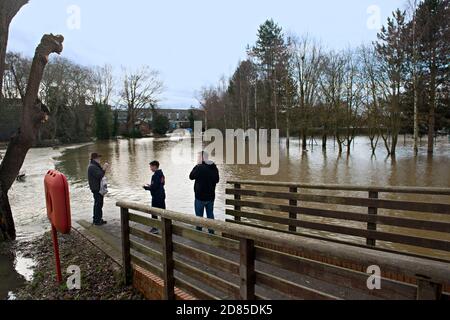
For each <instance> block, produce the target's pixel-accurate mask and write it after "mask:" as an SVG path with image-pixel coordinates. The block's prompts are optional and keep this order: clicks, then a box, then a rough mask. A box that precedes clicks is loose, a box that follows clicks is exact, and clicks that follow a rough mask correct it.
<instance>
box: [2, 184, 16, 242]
mask: <svg viewBox="0 0 450 320" xmlns="http://www.w3.org/2000/svg"><path fill="white" fill-rule="evenodd" d="M15 238H16V228H15V226H14V219H13V215H12V211H11V206H10V204H9V199H8V193H6V192H4V191H3V190H2V188H0V242H3V241H10V240H14V239H15Z"/></svg>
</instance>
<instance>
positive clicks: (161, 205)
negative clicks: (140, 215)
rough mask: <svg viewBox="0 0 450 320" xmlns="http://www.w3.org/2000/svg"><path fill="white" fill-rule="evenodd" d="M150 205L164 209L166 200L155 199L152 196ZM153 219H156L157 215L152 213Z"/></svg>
mask: <svg viewBox="0 0 450 320" xmlns="http://www.w3.org/2000/svg"><path fill="white" fill-rule="evenodd" d="M152 207H153V208H157V209H164V210H166V201H165V200H164V199H156V198H152ZM152 218H153V219H158V217H157V216H155V215H152Z"/></svg>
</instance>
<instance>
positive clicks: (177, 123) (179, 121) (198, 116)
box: [118, 109, 205, 134]
mask: <svg viewBox="0 0 450 320" xmlns="http://www.w3.org/2000/svg"><path fill="white" fill-rule="evenodd" d="M155 112H156V113H157V114H159V115H162V116H165V117H166V118H167V119H169V126H170V131H173V130H176V129H188V128H190V127H191V119H190V118H191V112H192V115H193V118H194V120H195V121H203V120H204V118H205V115H204V111H203V110H200V109H156V110H155ZM144 113H145V114H146V116H145V117H142V118H141V119H137V121H136V123H135V126H136V127H137V128H139V129H140V130H141V132H142V133H143V134H147V132H151V130H152V122H153V112H152V111H151V110H146V112H144ZM127 119H128V114H127V110H119V111H118V120H119V125H120V131H121V132H124V131H126V126H127Z"/></svg>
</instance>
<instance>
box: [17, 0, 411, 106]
mask: <svg viewBox="0 0 450 320" xmlns="http://www.w3.org/2000/svg"><path fill="white" fill-rule="evenodd" d="M405 3H406V1H404V0H345V1H336V0H313V1H311V0H277V1H275V0H273V1H269V0H226V1H225V0H221V1H218V0H164V1H162V0H160V1H153V0H127V1H119V0H95V1H92V0H71V1H66V0H30V4H28V5H27V6H26V7H24V8H23V9H22V10H21V11H20V12H19V14H18V15H17V16H16V18H15V20H14V21H13V24H12V25H11V30H10V42H9V50H12V51H19V52H23V53H25V54H27V55H30V56H31V55H32V54H33V51H34V48H35V46H36V44H37V43H38V42H39V39H40V37H41V36H42V34H44V33H50V32H52V33H60V34H63V35H64V36H65V39H66V40H65V42H64V46H65V49H64V52H63V56H64V57H67V58H69V59H72V60H74V61H76V62H78V63H80V64H83V65H87V66H91V65H103V64H111V65H112V66H113V67H114V69H115V72H116V73H117V74H118V75H119V74H120V70H121V66H124V67H129V68H137V67H139V66H140V65H149V66H150V67H151V68H153V69H156V70H159V71H160V72H161V76H162V79H163V81H164V83H165V87H166V91H165V93H164V95H163V99H162V101H161V106H162V107H172V108H189V107H190V106H191V105H193V106H197V105H198V103H197V101H196V99H195V97H196V92H198V91H199V90H200V88H201V87H203V86H208V85H211V84H215V83H217V81H218V80H219V78H220V77H221V76H222V75H225V76H227V77H228V76H229V75H230V74H231V73H232V72H233V70H234V68H235V67H236V65H237V63H238V61H239V60H240V59H243V58H245V48H246V46H247V45H248V44H253V43H254V42H255V40H256V32H257V29H258V26H259V25H260V24H262V23H263V22H264V21H265V20H266V19H268V18H273V19H274V20H275V21H276V22H277V23H278V24H279V25H281V26H282V27H283V29H284V31H285V32H288V33H296V34H299V35H301V34H305V33H308V34H310V35H312V36H314V37H315V38H317V39H318V40H320V41H321V42H322V44H324V45H325V46H326V47H328V48H330V49H341V48H346V47H348V46H358V45H360V44H361V43H370V42H371V41H373V40H375V39H376V33H377V29H376V28H375V26H376V25H377V21H378V20H379V21H381V23H384V22H385V20H386V18H387V17H388V16H389V15H390V14H391V12H392V11H393V10H395V9H396V8H402V9H404V8H405ZM78 13H79V14H78ZM378 13H379V15H378ZM78 16H79V18H80V19H77V17H78Z"/></svg>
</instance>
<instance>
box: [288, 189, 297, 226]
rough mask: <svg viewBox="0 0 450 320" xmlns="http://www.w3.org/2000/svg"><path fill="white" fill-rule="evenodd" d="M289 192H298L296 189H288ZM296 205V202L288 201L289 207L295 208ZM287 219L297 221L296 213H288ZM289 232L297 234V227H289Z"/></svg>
mask: <svg viewBox="0 0 450 320" xmlns="http://www.w3.org/2000/svg"><path fill="white" fill-rule="evenodd" d="M289 192H290V193H297V192H298V188H296V187H290V188H289ZM297 205H298V202H297V200H292V199H289V206H294V207H297ZM289 219H294V220H297V212H289ZM289 231H293V232H297V227H296V226H291V225H289Z"/></svg>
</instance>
